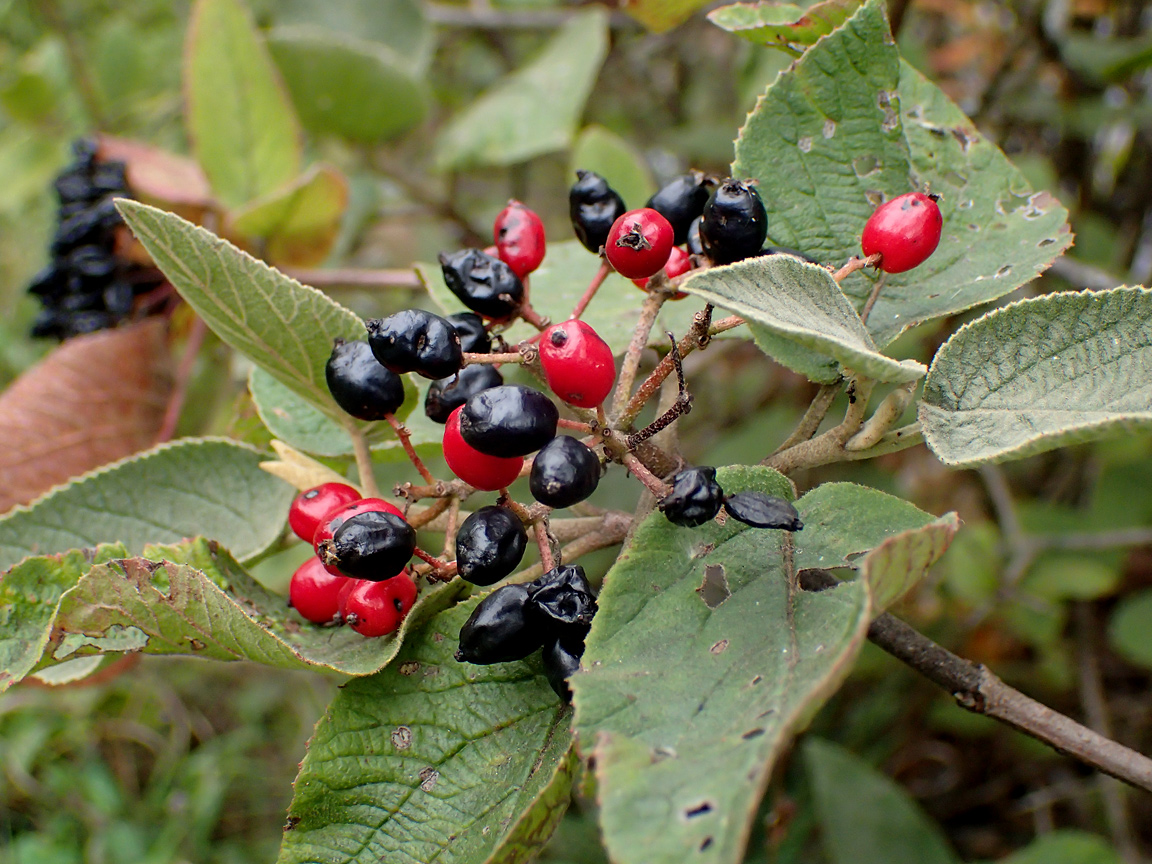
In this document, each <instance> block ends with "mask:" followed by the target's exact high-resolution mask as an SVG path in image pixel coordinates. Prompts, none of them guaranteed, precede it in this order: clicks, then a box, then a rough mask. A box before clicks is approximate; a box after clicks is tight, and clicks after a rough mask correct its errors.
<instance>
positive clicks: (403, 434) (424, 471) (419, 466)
mask: <svg viewBox="0 0 1152 864" xmlns="http://www.w3.org/2000/svg"><path fill="white" fill-rule="evenodd" d="M384 419H385V420H387V421H388V425H389V426H391V427H392V431H393V432H395V433H396V437H397V438H399V439H400V446H401V447H403V448H404V452H405V453H407V454H408V459H409V461H411V462H412V464H413V465H415V466H416V470H417V471H419V472H420V476H421V477H423V478H424V482H425V483H428V484H429V485H431V484H433V483H435V482H436V478H435V477H433V476H432V472H431V471H429V470H428V468H427V467H426V466H425V465H424V460H423V459H421V458H420V457H419V456H417V455H416V448H415V447H413V446H412V436H411V435H410V434H409V432H408V428H407V427H406V426H405V425H404V424H403V423H401V422H400V421H399V420H397V419H396V418H395V417H394V416H393V415H392V414H387V415H385V418H384Z"/></svg>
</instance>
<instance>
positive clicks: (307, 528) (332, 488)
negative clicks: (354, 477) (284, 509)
mask: <svg viewBox="0 0 1152 864" xmlns="http://www.w3.org/2000/svg"><path fill="white" fill-rule="evenodd" d="M360 498H361V495H360V493H359V492H357V491H356V490H355V489H353V488H352V487H351V486H349V485H348V484H347V483H321V484H320V485H319V486H314V487H312V488H311V489H308V490H306V491H304V492H301V493H300V494H299V495H297V496H296V498H295V500H294V501H293V502H292V506H291V507H289V508H288V525H289V526H290V527H291V528H292V533H294V534H295V535H296V536H297V537H299V538H300V539H301V540H307V541H308V542H309V543H311V542H312V538H313V537H314V536H316V529H317V528H318V527H319V525H320V520H321V519H323V518H324V517H325V516H327V515H328V514H329V513H331V512H332V511H333V510H335V509H336V508H337V507H343V506H345V505H346V504H351V503H352V502H353V501H359V500H360Z"/></svg>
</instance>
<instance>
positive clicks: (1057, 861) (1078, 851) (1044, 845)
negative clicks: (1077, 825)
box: [1000, 828, 1124, 864]
mask: <svg viewBox="0 0 1152 864" xmlns="http://www.w3.org/2000/svg"><path fill="white" fill-rule="evenodd" d="M1123 860H1124V859H1122V858H1121V857H1120V855H1119V854H1117V852H1116V850H1115V849H1114V848H1113V847H1112V845H1111V844H1110V843H1109V842H1108V841H1107V840H1105V839H1104V838H1103V837H1097V836H1096V835H1095V834H1089V833H1088V832H1087V831H1075V830H1072V829H1070V828H1063V829H1059V830H1056V831H1051V832H1049V833H1047V834H1041V835H1040V836H1039V837H1037V838H1036V839H1035V840H1033V841H1032V842H1031V843H1029V844H1028V845H1027V846H1025V847H1024V848H1023V849H1021V850H1019V851H1018V852H1014V853H1012V854H1011V855H1009V856H1008V857H1007V858H1001V859H1000V864H1120V862H1121V861H1123Z"/></svg>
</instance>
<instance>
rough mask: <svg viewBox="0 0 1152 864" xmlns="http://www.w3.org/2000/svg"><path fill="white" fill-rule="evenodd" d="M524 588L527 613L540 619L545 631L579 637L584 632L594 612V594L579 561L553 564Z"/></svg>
mask: <svg viewBox="0 0 1152 864" xmlns="http://www.w3.org/2000/svg"><path fill="white" fill-rule="evenodd" d="M527 588H528V607H529V608H528V614H529V616H530V617H534V618H536V619H538V620H540V621H541V622H543V624H544V626H545V627H546V629H547V632H548V633H550V634H555V635H562V634H569V635H570V637H571V638H582V637H583V635H584V634H585V633H587V632H588V628H589V627H590V626H591V625H592V618H593V616H594V615H595V614H596V596H595V595H594V594H593V593H592V586H591V585H589V584H588V577H587V576H585V575H584V568H583V567H581V566H580V565H579V564H565V565H561V566H559V567H553V568H552V569H551V570H549V571H548V572H547V573H545V574H544V575H543V576H541V577H540V578H539V579H536V580H534V581H532V582H529V583H528V585H527Z"/></svg>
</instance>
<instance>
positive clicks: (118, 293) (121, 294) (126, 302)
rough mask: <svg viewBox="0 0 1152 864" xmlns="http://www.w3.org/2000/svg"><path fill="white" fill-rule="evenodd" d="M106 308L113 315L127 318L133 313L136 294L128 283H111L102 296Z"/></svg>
mask: <svg viewBox="0 0 1152 864" xmlns="http://www.w3.org/2000/svg"><path fill="white" fill-rule="evenodd" d="M102 297H103V299H104V308H105V309H107V310H108V311H109V312H111V313H112V314H113V315H119V316H121V317H122V316H125V315H127V314H128V313H129V312H131V311H132V304H133V301H134V299H135V293H134V292H133V291H132V286H131V285H129V284H128V283H127V282H119V281H117V282H109V283H108V285H107V286H105V288H104V293H103V295H102Z"/></svg>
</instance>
